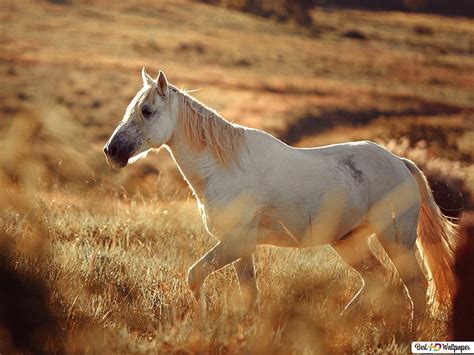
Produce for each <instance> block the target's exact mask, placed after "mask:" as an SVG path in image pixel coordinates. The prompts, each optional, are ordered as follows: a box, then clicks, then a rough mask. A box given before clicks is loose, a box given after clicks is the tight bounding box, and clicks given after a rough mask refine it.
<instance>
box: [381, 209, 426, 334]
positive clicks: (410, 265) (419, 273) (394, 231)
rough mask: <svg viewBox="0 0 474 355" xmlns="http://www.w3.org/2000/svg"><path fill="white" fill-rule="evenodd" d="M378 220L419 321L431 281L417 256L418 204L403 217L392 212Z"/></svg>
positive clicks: (385, 243) (423, 310) (390, 256)
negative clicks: (428, 279)
mask: <svg viewBox="0 0 474 355" xmlns="http://www.w3.org/2000/svg"><path fill="white" fill-rule="evenodd" d="M374 222H375V223H374V224H375V225H373V227H374V229H375V230H376V234H377V236H378V237H379V240H380V243H381V244H382V246H383V248H384V249H385V251H386V253H387V255H388V256H389V258H390V260H391V261H392V263H393V264H394V266H395V268H396V269H397V271H398V274H399V275H400V278H401V279H402V281H403V283H404V284H405V287H406V290H407V292H408V296H409V298H410V299H411V302H412V319H413V320H414V321H415V322H418V321H419V320H421V319H422V318H423V315H424V313H425V308H426V293H427V288H428V282H427V280H426V277H425V275H424V273H423V270H422V268H421V265H420V264H419V262H418V260H417V258H416V237H417V234H416V226H417V222H418V209H417V206H415V207H412V208H410V209H408V210H407V211H406V212H405V213H404V214H402V215H400V216H396V215H394V212H392V215H391V216H390V217H389V218H383V219H380V220H379V221H374ZM413 325H414V324H413Z"/></svg>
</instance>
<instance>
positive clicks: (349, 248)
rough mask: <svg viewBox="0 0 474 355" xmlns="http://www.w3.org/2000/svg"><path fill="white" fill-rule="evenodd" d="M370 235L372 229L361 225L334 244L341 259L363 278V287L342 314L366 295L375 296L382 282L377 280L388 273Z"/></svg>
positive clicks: (352, 307)
mask: <svg viewBox="0 0 474 355" xmlns="http://www.w3.org/2000/svg"><path fill="white" fill-rule="evenodd" d="M370 236H371V231H370V230H369V229H368V228H365V227H360V228H357V229H355V230H354V231H352V232H351V233H350V234H349V235H347V236H346V237H345V238H343V239H342V240H340V241H339V242H338V243H337V244H334V245H333V246H332V247H333V249H334V250H335V251H336V252H337V254H338V255H339V256H340V257H341V259H343V260H344V261H345V262H346V264H348V265H349V266H351V267H352V268H354V269H355V270H356V271H357V272H358V274H359V275H360V277H361V279H362V286H361V288H360V289H359V291H358V292H357V293H356V294H355V295H354V297H353V298H352V299H351V300H350V301H349V303H348V304H347V305H346V306H345V307H344V310H343V311H342V314H345V313H348V312H350V311H351V310H353V309H354V307H355V306H356V305H357V304H359V303H360V301H361V299H362V298H363V297H364V296H373V294H374V293H375V291H378V290H379V289H378V287H379V286H380V283H379V282H377V281H380V278H381V277H384V276H386V275H387V270H386V269H385V267H384V266H383V265H382V264H381V263H380V261H379V260H378V259H377V258H376V257H375V255H374V254H373V253H372V251H371V250H370V248H369V238H370Z"/></svg>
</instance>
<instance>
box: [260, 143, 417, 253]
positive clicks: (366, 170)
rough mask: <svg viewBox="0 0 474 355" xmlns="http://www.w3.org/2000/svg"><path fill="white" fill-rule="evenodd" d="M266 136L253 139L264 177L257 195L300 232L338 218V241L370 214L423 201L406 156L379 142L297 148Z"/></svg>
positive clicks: (379, 214) (278, 217) (381, 214)
mask: <svg viewBox="0 0 474 355" xmlns="http://www.w3.org/2000/svg"><path fill="white" fill-rule="evenodd" d="M260 138H261V140H262V141H261V142H257V143H255V142H254V143H253V145H254V146H253V147H254V148H257V147H258V146H259V145H260V147H261V148H260V149H258V148H257V149H258V152H256V153H255V155H254V157H253V159H254V160H255V161H256V162H257V164H254V165H253V167H252V173H254V174H256V175H257V176H260V177H262V179H261V180H260V181H259V184H258V185H257V187H256V191H255V194H256V196H258V195H259V196H260V197H261V203H262V205H263V206H264V208H267V209H269V210H270V211H271V213H272V218H273V219H275V220H278V221H279V222H283V223H284V224H285V226H286V227H287V228H288V229H289V230H290V231H291V232H293V231H294V232H295V233H294V234H295V235H297V234H299V233H302V232H301V231H305V230H307V228H308V223H310V224H311V223H314V224H316V225H314V226H313V227H314V228H318V226H317V223H318V221H321V223H322V224H325V222H327V220H328V219H333V220H337V222H335V223H337V224H338V226H337V231H336V233H335V235H334V236H331V237H330V238H335V239H336V240H337V238H340V237H342V236H343V235H344V234H346V233H348V232H349V231H350V230H352V229H353V228H355V227H357V226H358V225H360V224H361V223H363V221H364V220H367V218H369V217H371V218H372V219H374V220H375V219H384V220H385V219H386V218H387V216H388V215H390V214H391V213H394V212H395V213H400V214H401V213H403V209H405V208H406V206H407V205H412V204H414V203H416V201H418V196H417V187H416V183H414V179H413V177H412V176H411V174H410V172H409V170H408V169H407V168H406V166H405V165H404V163H403V162H402V160H401V159H400V158H399V157H397V156H395V155H394V154H392V153H391V152H389V151H388V150H386V149H385V148H383V147H381V146H379V145H377V144H375V143H372V142H368V141H363V142H351V143H344V144H335V145H329V146H324V147H318V148H295V147H290V146H288V145H286V144H284V143H282V142H280V141H278V140H276V139H274V138H273V137H268V135H262V137H260ZM381 209H382V210H383V212H380V210H381ZM374 211H376V212H374ZM383 223H385V222H383ZM310 227H311V226H310ZM327 242H331V241H330V240H327ZM315 244H319V243H315Z"/></svg>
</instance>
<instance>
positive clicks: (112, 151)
mask: <svg viewBox="0 0 474 355" xmlns="http://www.w3.org/2000/svg"><path fill="white" fill-rule="evenodd" d="M108 151H109V155H110V156H111V157H113V156H115V155H116V154H117V152H118V149H117V147H116V146H115V145H113V146H111V147H109V149H108Z"/></svg>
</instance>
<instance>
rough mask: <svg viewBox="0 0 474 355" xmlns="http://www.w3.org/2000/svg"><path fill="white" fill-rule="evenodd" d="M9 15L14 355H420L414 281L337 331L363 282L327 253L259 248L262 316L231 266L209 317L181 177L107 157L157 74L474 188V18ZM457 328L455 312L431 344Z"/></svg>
mask: <svg viewBox="0 0 474 355" xmlns="http://www.w3.org/2000/svg"><path fill="white" fill-rule="evenodd" d="M1 6H2V12H1V15H0V16H1V21H0V23H1V24H0V26H2V28H1V29H2V30H1V31H0V40H1V41H2V49H1V50H0V72H1V74H2V79H3V83H4V85H2V86H0V106H1V108H0V145H1V147H2V154H1V155H0V256H1V258H0V281H2V282H3V284H2V291H0V307H2V306H3V308H2V309H3V310H4V309H11V310H13V312H11V313H8V312H7V313H8V314H10V315H11V317H10V318H9V317H7V316H5V317H4V318H3V319H2V320H1V321H0V323H1V324H0V351H5V352H10V351H13V350H15V349H16V350H30V351H40V350H44V351H45V352H51V351H61V350H62V351H67V352H73V351H79V352H84V351H90V352H97V353H114V352H152V353H156V352H184V353H190V352H201V353H207V352H213V353H229V352H232V353H234V352H240V353H248V352H259V353H289V352H308V353H309V352H312V353H341V352H357V353H361V352H367V353H375V352H379V353H387V352H390V353H392V352H394V353H406V352H407V351H408V349H409V343H410V341H411V340H412V339H413V335H412V334H411V333H410V332H409V331H408V329H407V327H406V324H407V322H406V312H407V311H408V308H407V299H406V296H405V295H403V293H402V292H401V290H400V284H399V281H398V280H397V279H396V278H394V279H393V280H391V281H390V282H388V283H386V285H385V286H384V287H379V288H376V290H378V291H377V292H375V295H374V297H375V298H374V299H369V300H368V302H367V303H366V304H362V305H361V306H360V308H359V309H357V310H356V311H355V312H354V313H352V314H351V315H350V316H348V317H340V316H339V315H338V314H339V312H340V311H341V309H342V308H343V306H344V305H345V304H346V302H347V301H348V300H349V299H350V298H351V297H352V295H353V294H354V292H355V291H356V290H357V289H358V287H359V286H360V280H359V279H358V278H357V275H356V274H355V273H354V272H353V271H351V270H350V269H349V268H348V267H346V266H345V265H343V264H342V262H341V261H340V260H339V259H338V258H337V257H336V256H335V255H334V253H333V252H332V251H331V250H330V249H329V248H327V247H320V248H311V249H307V250H291V249H278V248H271V247H259V248H258V250H257V253H256V260H257V280H258V281H257V282H258V285H259V287H260V290H261V311H260V313H259V314H258V316H256V317H249V316H248V314H247V313H246V312H245V310H244V309H242V307H241V306H240V295H239V292H238V285H237V279H236V276H235V275H234V272H233V270H232V269H231V268H230V267H228V268H225V269H224V270H222V271H220V272H218V273H216V274H214V275H212V276H211V277H210V278H209V279H208V280H207V281H206V284H205V287H204V293H205V297H206V299H207V308H206V309H199V308H197V307H196V306H195V304H194V303H193V301H192V298H191V292H190V291H189V290H188V288H187V286H186V284H185V275H186V270H187V268H188V267H189V265H191V264H192V263H193V262H194V261H195V260H196V259H197V258H198V257H199V256H200V255H201V254H202V253H204V252H205V251H206V250H207V249H208V248H209V247H211V246H212V245H213V243H214V241H213V240H212V239H211V238H210V237H209V236H208V235H207V234H206V233H205V231H204V228H203V226H202V224H201V221H200V219H199V215H198V212H197V208H196V205H195V202H194V201H193V199H192V197H191V194H190V192H189V190H188V189H187V188H186V186H185V184H184V181H183V179H182V178H181V177H180V176H179V175H178V172H177V170H176V168H174V167H173V166H172V162H171V160H170V159H169V157H167V156H166V154H165V153H163V152H160V153H152V154H150V155H149V156H148V157H147V159H145V160H141V161H139V162H137V163H136V164H135V165H134V166H132V167H129V168H128V169H126V170H125V171H122V172H120V173H117V172H115V171H112V170H111V169H110V168H109V167H107V166H106V164H105V159H104V158H103V155H102V152H101V150H102V146H103V144H104V143H105V141H106V139H107V138H108V135H109V134H110V133H111V132H112V130H113V128H114V127H115V125H116V124H117V122H118V121H119V120H120V118H121V116H122V114H123V111H124V109H125V107H126V105H127V104H128V102H129V101H130V99H131V97H133V95H134V94H135V92H136V91H137V90H138V88H139V86H140V85H141V82H140V77H139V69H140V68H141V67H142V66H144V65H145V66H147V67H149V69H150V71H151V72H153V71H155V70H157V69H158V68H161V69H164V70H165V71H166V73H167V77H168V78H169V79H170V80H171V82H172V83H175V84H177V85H179V86H180V87H181V86H184V87H186V88H188V89H190V88H202V90H201V91H199V92H197V93H196V95H197V96H198V97H199V99H200V100H201V101H203V102H204V103H205V104H207V105H209V106H210V107H213V108H216V109H217V110H218V111H219V112H220V113H221V114H222V115H223V116H224V117H226V118H228V119H230V120H231V121H235V122H238V123H243V124H246V125H249V126H253V127H257V128H264V129H266V130H269V131H271V132H273V133H275V134H277V135H279V136H280V137H285V136H286V137H291V139H292V140H293V143H294V144H296V145H299V146H310V145H321V144H326V143H336V142H341V141H346V140H352V139H374V140H378V141H381V142H385V143H386V144H387V145H388V146H389V147H390V149H392V150H394V151H395V152H396V153H399V154H401V155H405V156H408V157H409V158H411V159H413V160H415V161H416V162H417V163H418V164H420V165H421V166H422V167H423V169H424V170H425V172H428V175H430V173H431V175H432V176H434V177H438V178H439V179H441V180H443V181H444V180H446V179H448V180H449V179H453V181H455V182H456V184H457V185H456V184H455V186H460V187H462V189H463V191H465V192H469V191H471V193H472V192H473V191H474V173H473V171H472V159H473V156H472V139H471V137H472V134H473V129H474V128H473V126H472V125H470V124H469V122H470V121H469V120H470V119H471V117H472V113H473V107H472V102H473V99H474V97H473V93H472V90H469V89H470V88H471V87H472V84H473V81H474V76H473V75H474V74H473V71H472V70H471V69H472V68H474V61H473V57H472V55H471V54H472V53H471V52H472V48H471V47H470V42H469V40H470V38H471V37H472V34H473V32H474V24H473V22H472V21H471V20H467V19H451V18H443V17H438V16H428V15H415V14H409V15H408V14H401V13H384V12H380V13H376V14H374V13H371V12H364V11H349V10H341V11H329V12H328V11H327V10H323V9H317V10H316V11H315V12H314V13H313V17H314V22H315V24H316V29H315V30H316V31H308V30H306V29H301V28H298V27H296V26H293V25H291V24H281V23H276V22H273V21H268V20H264V19H259V18H256V17H253V16H249V15H245V14H242V13H237V12H232V11H229V10H226V9H222V8H215V7H212V6H208V5H203V4H196V3H190V2H186V1H185V2H149V1H141V2H140V4H138V3H134V4H129V3H126V2H114V3H113V4H112V3H111V2H107V3H103V2H100V1H84V2H82V1H74V2H73V3H72V4H69V5H61V6H57V5H52V4H48V3H46V2H44V3H43V2H36V3H30V4H28V6H23V5H20V4H16V3H14V2H9V3H5V4H2V5H1ZM416 26H425V27H429V28H430V29H431V31H432V33H433V35H429V34H428V35H426V34H425V35H419V34H417V33H416V28H415V27H416ZM353 29H356V30H358V31H360V32H361V33H363V34H364V35H365V36H366V37H367V40H365V41H356V40H352V39H349V38H347V37H344V36H343V34H344V33H345V32H347V31H350V30H353ZM428 32H430V31H428ZM111 93H113V95H111ZM328 117H329V118H328ZM306 125H308V126H306ZM308 127H309V129H308ZM291 132H293V133H292V134H290V133H291ZM420 140H425V141H424V143H423V142H422V143H420V142H419V141H420ZM461 185H462V186H461ZM467 202H469V203H470V204H471V205H470V206H472V198H471V199H468V200H467ZM373 247H374V248H376V249H377V248H378V249H379V252H380V247H379V246H378V245H377V243H375V244H374V245H373ZM380 255H382V256H383V254H380ZM385 262H387V261H386V260H385ZM387 265H389V264H388V263H387ZM389 266H390V265H389ZM4 285H7V286H5V287H4ZM6 287H8V290H9V291H8V292H6V291H4V290H6V289H7V288H6ZM384 304H385V305H390V306H391V307H388V310H387V309H385V311H384V310H383V307H382V305H384ZM31 305H33V306H34V307H32V306H31ZM448 327H449V312H448V310H445V311H443V312H441V313H439V314H436V315H433V316H432V317H428V318H427V319H426V320H425V322H424V323H423V324H422V327H421V329H420V332H419V334H418V337H419V338H420V339H428V340H441V339H445V338H447V337H449V332H448Z"/></svg>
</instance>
